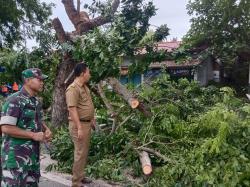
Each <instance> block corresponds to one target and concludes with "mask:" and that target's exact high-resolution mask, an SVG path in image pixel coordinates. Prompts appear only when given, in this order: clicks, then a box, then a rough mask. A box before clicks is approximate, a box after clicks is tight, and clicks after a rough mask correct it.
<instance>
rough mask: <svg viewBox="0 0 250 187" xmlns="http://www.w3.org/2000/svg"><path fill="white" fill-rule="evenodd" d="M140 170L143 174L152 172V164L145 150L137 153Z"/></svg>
mask: <svg viewBox="0 0 250 187" xmlns="http://www.w3.org/2000/svg"><path fill="white" fill-rule="evenodd" d="M139 156H140V162H141V167H142V171H143V173H144V174H145V175H150V174H151V173H152V171H153V170H152V165H151V160H150V158H149V155H148V153H147V152H146V151H142V152H140V153H139Z"/></svg>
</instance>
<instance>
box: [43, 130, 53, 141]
mask: <svg viewBox="0 0 250 187" xmlns="http://www.w3.org/2000/svg"><path fill="white" fill-rule="evenodd" d="M44 134H45V140H46V142H50V141H51V140H52V132H51V131H50V129H49V128H46V129H45V132H44Z"/></svg>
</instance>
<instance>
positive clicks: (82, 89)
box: [66, 81, 95, 120]
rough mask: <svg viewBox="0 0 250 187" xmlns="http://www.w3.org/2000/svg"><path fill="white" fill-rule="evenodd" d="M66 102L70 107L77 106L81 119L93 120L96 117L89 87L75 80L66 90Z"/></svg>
mask: <svg viewBox="0 0 250 187" xmlns="http://www.w3.org/2000/svg"><path fill="white" fill-rule="evenodd" d="M66 102H67V106H68V107H77V111H78V115H79V118H80V119H81V120H92V119H93V118H94V112H95V109H94V105H93V102H92V98H91V95H90V91H89V88H88V87H87V86H86V85H83V86H80V85H78V84H77V83H76V82H75V81H74V82H73V83H72V84H71V85H69V87H68V88H67V90H66Z"/></svg>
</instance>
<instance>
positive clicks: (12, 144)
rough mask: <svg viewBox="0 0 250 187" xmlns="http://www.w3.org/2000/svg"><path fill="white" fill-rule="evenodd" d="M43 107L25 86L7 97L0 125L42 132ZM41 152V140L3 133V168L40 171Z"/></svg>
mask: <svg viewBox="0 0 250 187" xmlns="http://www.w3.org/2000/svg"><path fill="white" fill-rule="evenodd" d="M41 109H42V108H41V105H40V103H39V101H38V100H37V99H36V98H35V97H32V96H30V95H29V93H28V92H27V91H26V90H25V89H24V88H23V89H22V90H21V91H19V92H17V93H15V94H13V95H11V96H10V97H9V98H7V100H6V102H5V103H4V105H3V107H2V115H1V121H0V125H5V124H7V125H14V126H17V127H18V128H20V129H23V130H26V131H32V132H40V131H41V130H42V110H41ZM39 152H40V144H39V142H36V141H33V140H29V139H21V138H14V137H11V136H9V135H6V134H3V137H2V156H1V157H2V168H3V169H10V168H22V169H23V170H35V171H38V170H40V163H39Z"/></svg>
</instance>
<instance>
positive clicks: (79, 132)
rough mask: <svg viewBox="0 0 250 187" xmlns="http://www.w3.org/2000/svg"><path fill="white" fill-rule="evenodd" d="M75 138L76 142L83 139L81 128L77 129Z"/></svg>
mask: <svg viewBox="0 0 250 187" xmlns="http://www.w3.org/2000/svg"><path fill="white" fill-rule="evenodd" d="M77 138H78V140H82V139H83V130H82V128H81V127H78V128H77Z"/></svg>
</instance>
